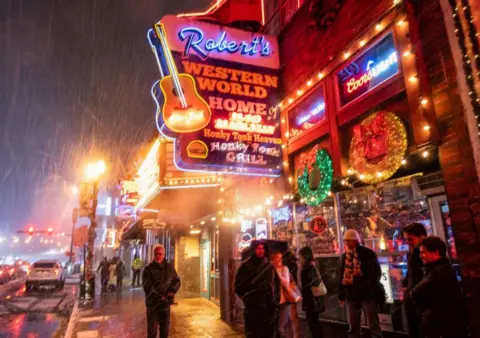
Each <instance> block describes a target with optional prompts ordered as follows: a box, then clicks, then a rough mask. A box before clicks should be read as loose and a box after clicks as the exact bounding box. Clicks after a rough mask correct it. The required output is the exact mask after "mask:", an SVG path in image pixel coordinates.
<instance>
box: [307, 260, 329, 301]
mask: <svg viewBox="0 0 480 338" xmlns="http://www.w3.org/2000/svg"><path fill="white" fill-rule="evenodd" d="M313 267H314V268H315V272H316V273H317V278H318V279H320V285H318V286H312V287H311V289H312V295H313V297H323V296H325V295H326V294H327V292H328V291H327V288H326V287H325V284H323V280H322V277H321V276H320V272H318V270H317V267H316V266H315V265H313Z"/></svg>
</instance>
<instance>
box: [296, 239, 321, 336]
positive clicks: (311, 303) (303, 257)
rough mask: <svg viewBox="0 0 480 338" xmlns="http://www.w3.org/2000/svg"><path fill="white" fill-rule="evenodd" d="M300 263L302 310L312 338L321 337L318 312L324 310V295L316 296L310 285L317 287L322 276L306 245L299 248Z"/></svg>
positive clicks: (310, 250)
mask: <svg viewBox="0 0 480 338" xmlns="http://www.w3.org/2000/svg"><path fill="white" fill-rule="evenodd" d="M299 254H300V265H301V266H302V272H301V281H302V298H303V311H305V315H306V317H307V323H308V327H309V329H310V333H311V334H312V337H313V338H323V336H324V335H323V328H322V325H321V323H320V319H319V316H320V313H322V312H324V311H325V299H324V297H316V296H314V294H313V291H312V287H318V286H320V284H321V283H322V278H321V276H320V274H319V273H318V270H317V268H316V267H315V260H314V257H313V252H312V249H311V248H310V247H308V246H306V247H303V248H302V249H300V252H299Z"/></svg>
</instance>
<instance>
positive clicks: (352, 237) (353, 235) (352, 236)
mask: <svg viewBox="0 0 480 338" xmlns="http://www.w3.org/2000/svg"><path fill="white" fill-rule="evenodd" d="M343 239H344V240H345V241H357V242H359V243H360V235H359V234H358V232H356V231H355V230H353V229H349V230H347V231H345V233H344V234H343Z"/></svg>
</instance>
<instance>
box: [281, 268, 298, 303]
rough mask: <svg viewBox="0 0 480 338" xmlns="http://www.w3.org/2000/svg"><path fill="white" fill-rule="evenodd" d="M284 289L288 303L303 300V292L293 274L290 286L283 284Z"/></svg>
mask: <svg viewBox="0 0 480 338" xmlns="http://www.w3.org/2000/svg"><path fill="white" fill-rule="evenodd" d="M282 288H283V290H284V293H283V294H284V296H285V299H286V300H287V302H288V303H298V302H300V301H301V300H302V294H301V293H300V289H299V287H298V285H297V283H295V280H293V278H292V274H290V284H289V285H288V288H286V287H284V286H282Z"/></svg>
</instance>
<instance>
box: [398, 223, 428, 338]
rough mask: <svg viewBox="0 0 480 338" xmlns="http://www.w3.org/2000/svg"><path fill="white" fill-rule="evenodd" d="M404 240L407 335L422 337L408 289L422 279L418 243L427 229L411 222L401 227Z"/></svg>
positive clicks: (404, 304)
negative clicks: (405, 243)
mask: <svg viewBox="0 0 480 338" xmlns="http://www.w3.org/2000/svg"><path fill="white" fill-rule="evenodd" d="M403 234H404V236H405V240H406V241H407V243H408V246H409V247H410V253H409V254H408V269H407V276H406V277H405V279H404V280H403V283H402V284H403V285H402V286H403V290H402V291H403V293H404V295H405V296H404V302H403V306H404V309H405V315H406V317H407V324H408V335H409V337H411V338H421V337H423V335H422V333H421V331H420V321H419V314H418V312H417V309H416V307H415V305H414V304H413V301H412V299H411V298H410V297H409V296H408V295H409V293H410V291H411V290H412V289H413V288H414V287H415V286H417V284H418V283H420V281H421V280H422V279H423V263H422V259H421V258H420V245H421V244H422V242H423V240H424V239H425V238H426V237H427V231H426V230H425V227H424V226H423V224H421V223H412V224H409V225H407V226H406V227H405V228H404V229H403Z"/></svg>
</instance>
